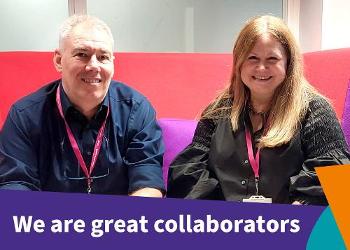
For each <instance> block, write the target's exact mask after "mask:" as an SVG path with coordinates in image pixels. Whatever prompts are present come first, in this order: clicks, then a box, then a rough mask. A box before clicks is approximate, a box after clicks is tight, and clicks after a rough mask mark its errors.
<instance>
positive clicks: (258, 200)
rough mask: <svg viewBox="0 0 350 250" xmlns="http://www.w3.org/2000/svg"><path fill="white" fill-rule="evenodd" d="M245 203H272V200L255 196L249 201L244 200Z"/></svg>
mask: <svg viewBox="0 0 350 250" xmlns="http://www.w3.org/2000/svg"><path fill="white" fill-rule="evenodd" d="M243 202H256V203H272V198H266V197H264V196H262V195H253V196H250V197H249V198H248V199H243Z"/></svg>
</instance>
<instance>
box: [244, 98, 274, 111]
mask: <svg viewBox="0 0 350 250" xmlns="http://www.w3.org/2000/svg"><path fill="white" fill-rule="evenodd" d="M249 105H250V108H251V109H252V111H253V113H256V114H260V113H267V112H268V111H269V110H270V107H271V98H262V97H259V98H257V97H252V96H251V98H250V100H249Z"/></svg>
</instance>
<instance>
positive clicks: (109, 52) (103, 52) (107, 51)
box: [100, 49, 113, 54]
mask: <svg viewBox="0 0 350 250" xmlns="http://www.w3.org/2000/svg"><path fill="white" fill-rule="evenodd" d="M100 52H101V53H102V54H113V52H111V51H109V50H105V49H101V50H100Z"/></svg>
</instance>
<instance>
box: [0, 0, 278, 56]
mask: <svg viewBox="0 0 350 250" xmlns="http://www.w3.org/2000/svg"><path fill="white" fill-rule="evenodd" d="M282 2H283V0H264V1H260V0H87V10H88V13H89V14H92V15H96V16H98V17H100V18H101V19H103V20H104V21H106V22H107V23H108V24H109V25H110V26H111V28H112V30H113V34H114V36H115V40H116V50H117V51H122V52H205V53H229V52H230V51H231V49H232V44H233V39H234V38H235V36H236V35H237V33H238V32H239V30H240V29H241V28H242V25H243V24H244V22H245V21H246V20H247V19H249V18H250V17H252V16H255V15H261V14H274V15H277V16H280V17H282ZM67 16H68V0H1V1H0V34H1V39H0V51H14V50H34V51H51V50H53V49H54V48H56V47H57V42H58V34H57V30H58V27H59V24H60V23H61V22H62V21H63V20H64V19H65V18H66V17H67Z"/></svg>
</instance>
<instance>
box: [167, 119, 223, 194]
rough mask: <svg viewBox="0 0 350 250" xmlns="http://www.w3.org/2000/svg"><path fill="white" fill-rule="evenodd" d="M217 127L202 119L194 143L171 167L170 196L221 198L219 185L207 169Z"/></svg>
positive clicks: (168, 192)
mask: <svg viewBox="0 0 350 250" xmlns="http://www.w3.org/2000/svg"><path fill="white" fill-rule="evenodd" d="M214 130H215V124H214V122H213V121H212V120H208V119H205V120H200V121H199V122H198V125H197V128H196V130H195V133H194V137H193V140H192V143H191V144H190V145H188V146H187V147H186V148H185V149H184V150H183V151H182V152H181V153H180V154H179V155H177V157H176V158H175V159H174V160H173V162H172V163H171V164H170V168H169V178H168V191H167V197H173V198H185V199H218V198H219V196H220V187H219V182H218V180H217V179H216V178H215V176H213V174H212V173H211V172H210V171H209V170H208V168H207V166H208V157H209V149H210V142H211V137H212V134H213V132H214Z"/></svg>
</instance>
